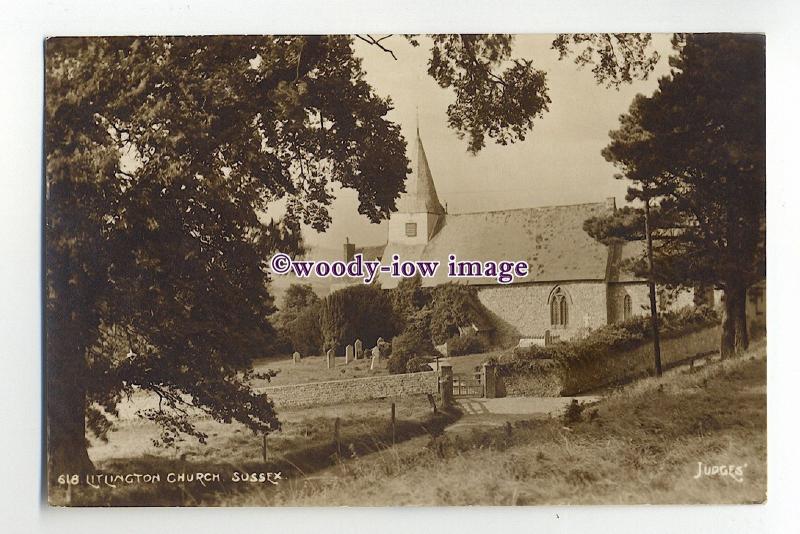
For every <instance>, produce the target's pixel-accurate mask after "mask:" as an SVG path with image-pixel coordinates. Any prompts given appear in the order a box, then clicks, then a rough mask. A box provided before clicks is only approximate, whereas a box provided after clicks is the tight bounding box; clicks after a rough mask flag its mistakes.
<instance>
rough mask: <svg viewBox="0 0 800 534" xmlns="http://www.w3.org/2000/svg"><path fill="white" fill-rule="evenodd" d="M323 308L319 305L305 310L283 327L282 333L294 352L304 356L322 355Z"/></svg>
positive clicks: (310, 306)
mask: <svg viewBox="0 0 800 534" xmlns="http://www.w3.org/2000/svg"><path fill="white" fill-rule="evenodd" d="M320 313H321V306H320V304H319V303H316V304H311V305H309V306H306V307H305V308H303V309H302V310H301V311H300V312H299V313H298V314H297V315H296V316H295V317H294V318H293V319H291V320H289V321H288V322H286V323H284V324H283V325H282V328H281V330H280V333H281V335H282V336H284V337H285V338H286V339H287V340H288V341H289V344H290V345H291V348H292V350H293V351H297V352H299V353H300V354H302V355H303V356H309V355H313V354H322V353H323V352H324V351H323V350H322V345H323V339H322V330H321V328H320Z"/></svg>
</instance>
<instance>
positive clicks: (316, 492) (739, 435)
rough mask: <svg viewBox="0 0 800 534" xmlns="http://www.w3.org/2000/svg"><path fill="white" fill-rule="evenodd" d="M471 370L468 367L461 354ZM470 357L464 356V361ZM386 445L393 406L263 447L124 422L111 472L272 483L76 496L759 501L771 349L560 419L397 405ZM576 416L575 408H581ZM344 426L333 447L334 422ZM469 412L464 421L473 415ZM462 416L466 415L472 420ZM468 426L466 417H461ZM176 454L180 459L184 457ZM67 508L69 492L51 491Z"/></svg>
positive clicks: (227, 434)
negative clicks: (738, 474) (259, 478)
mask: <svg viewBox="0 0 800 534" xmlns="http://www.w3.org/2000/svg"><path fill="white" fill-rule="evenodd" d="M464 363H465V364H466V362H464ZM469 363H470V364H471V362H469ZM397 409H398V411H397V417H398V421H399V423H398V429H397V437H396V439H397V442H398V443H397V445H395V446H394V447H390V446H389V444H390V442H391V434H390V430H389V426H388V415H389V403H388V402H387V401H374V402H368V403H358V404H352V405H347V406H337V407H324V408H313V409H304V410H298V411H293V412H283V413H282V414H281V415H282V418H283V420H284V425H285V426H284V431H283V432H282V433H281V434H276V435H274V436H272V437H270V438H269V440H268V442H269V457H268V459H267V462H266V463H264V462H263V461H262V460H261V459H260V457H261V441H260V439H259V437H257V436H253V435H252V434H250V433H248V432H247V431H246V430H244V429H242V428H241V427H237V426H236V425H218V424H216V423H213V422H211V421H202V422H201V423H200V424H201V425H204V426H203V428H204V430H206V431H208V432H209V435H210V439H209V444H208V445H206V446H200V445H193V444H185V446H184V447H182V448H181V449H180V450H178V451H175V450H170V451H165V450H161V449H156V448H154V447H152V446H151V445H149V444H148V441H149V439H150V437H151V436H152V435H153V432H154V431H155V429H154V428H153V427H152V426H150V425H149V424H147V423H144V422H137V421H135V420H130V421H126V422H124V423H123V424H122V425H120V428H119V429H118V430H117V431H116V432H114V433H113V434H112V436H111V440H110V441H109V443H107V444H98V445H97V446H95V447H93V449H92V451H91V455H92V457H93V459H94V460H95V461H96V463H97V464H98V466H99V467H101V468H102V469H104V470H106V471H110V472H125V471H131V470H134V471H137V472H153V471H161V472H166V471H170V470H172V471H180V470H184V469H185V470H187V471H198V470H199V471H215V472H222V473H223V477H229V476H230V473H231V472H232V471H245V472H261V471H281V472H282V474H283V478H284V480H282V481H281V482H280V484H279V485H278V486H272V485H269V484H262V483H258V484H254V483H248V484H242V483H239V484H230V483H224V484H216V485H210V486H208V487H200V486H197V485H194V486H192V487H183V486H179V485H177V486H176V485H172V486H163V485H162V486H132V487H126V488H121V489H117V490H108V489H106V490H100V491H98V490H86V489H81V490H78V491H75V492H73V494H72V495H71V499H72V501H71V502H72V503H73V504H88V505H104V504H116V505H126V504H156V505H175V504H184V505H198V504H205V505H250V506H253V505H284V506H308V505H349V506H358V505H363V506H386V505H389V506H396V505H423V506H431V505H467V504H482V505H493V504H497V505H512V504H517V505H525V504H616V503H619V504H623V503H625V504H631V503H752V502H762V501H764V500H765V498H766V347H765V345H764V344H763V343H762V344H758V345H755V346H754V347H753V349H752V350H751V352H750V353H748V354H746V355H744V356H742V357H740V358H737V359H732V360H726V361H723V362H713V363H710V364H709V365H707V366H705V367H702V368H700V369H695V370H693V371H688V370H675V371H672V372H671V373H669V374H668V375H667V376H665V377H664V378H662V379H661V380H656V379H645V380H642V381H639V382H636V383H634V384H630V385H629V386H627V387H625V388H622V389H620V390H617V391H614V392H613V393H611V394H610V395H609V396H608V397H607V398H605V399H603V400H602V401H601V402H599V403H597V404H596V405H587V406H585V407H584V408H583V409H582V410H580V409H579V410H575V412H576V414H575V415H576V417H575V418H574V419H573V421H572V422H569V423H567V422H565V421H564V420H562V419H559V418H551V419H542V418H539V419H520V418H514V419H510V420H509V422H508V424H506V425H502V424H501V425H498V422H504V421H505V419H504V418H503V416H497V418H498V419H500V421H497V420H492V421H483V420H476V421H475V422H477V423H479V426H477V427H476V426H472V425H456V426H454V427H453V428H452V429H449V430H448V429H447V428H446V427H447V426H448V425H449V424H450V423H452V422H453V421H454V420H455V419H456V418H457V417H458V414H452V413H451V414H445V415H440V416H438V417H433V416H432V415H431V413H430V407H429V406H428V404H427V401H426V400H425V399H424V398H414V399H406V400H403V401H402V402H400V403H398V405H397ZM577 412H579V413H577ZM336 417H339V418H340V421H341V440H340V448H339V450H337V448H336V446H335V445H334V444H333V440H332V435H333V425H334V421H335V419H336ZM468 417H471V416H468ZM468 417H465V418H464V421H465V422H466V420H467V419H468ZM470 421H472V420H471V419H470ZM182 454H189V456H188V457H186V458H184V459H181V455H182ZM699 461H700V462H703V463H704V464H707V465H744V464H746V467H745V468H744V470H743V482H741V483H740V482H736V481H735V480H733V479H732V478H728V477H719V476H715V477H702V478H700V479H699V480H696V479H695V478H694V475H695V474H696V473H697V465H698V464H697V462H699ZM55 496H56V499H54V500H56V501H58V499H59V498H60V499H61V500H62V502H63V499H64V498H65V494H63V492H62V493H58V492H56V493H55Z"/></svg>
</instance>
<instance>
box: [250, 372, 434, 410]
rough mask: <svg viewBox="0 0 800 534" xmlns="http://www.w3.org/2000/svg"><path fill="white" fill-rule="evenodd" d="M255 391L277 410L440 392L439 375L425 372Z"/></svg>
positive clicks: (274, 387)
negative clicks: (262, 394)
mask: <svg viewBox="0 0 800 534" xmlns="http://www.w3.org/2000/svg"><path fill="white" fill-rule="evenodd" d="M256 391H258V392H259V393H266V394H267V396H268V397H269V398H270V399H272V401H273V402H274V403H275V406H277V407H280V408H302V407H308V406H323V405H330V404H342V403H347V402H356V401H364V400H370V399H383V398H387V397H403V396H406V395H424V394H427V393H430V394H434V395H435V394H437V393H438V391H439V373H438V372H436V371H426V372H422V373H406V374H400V375H384V376H368V377H363V378H351V379H348V380H333V381H328V382H308V383H305V384H288V385H285V386H267V387H263V388H258V389H257V390H256Z"/></svg>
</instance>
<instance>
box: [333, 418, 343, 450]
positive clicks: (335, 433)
mask: <svg viewBox="0 0 800 534" xmlns="http://www.w3.org/2000/svg"><path fill="white" fill-rule="evenodd" d="M340 424H341V421H340V419H339V418H338V417H337V418H336V422H335V423H334V424H333V441H334V442H335V443H336V453H337V454H338V455H339V456H341V455H342V447H341V444H340V442H339V425H340Z"/></svg>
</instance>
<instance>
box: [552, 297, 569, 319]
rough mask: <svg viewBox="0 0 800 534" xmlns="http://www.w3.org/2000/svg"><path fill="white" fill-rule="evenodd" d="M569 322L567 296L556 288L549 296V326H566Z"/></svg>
mask: <svg viewBox="0 0 800 534" xmlns="http://www.w3.org/2000/svg"><path fill="white" fill-rule="evenodd" d="M568 322H569V303H568V302H567V294H566V293H565V292H564V290H563V289H561V288H560V287H557V288H556V289H555V290H554V291H553V292H552V293H551V294H550V324H551V325H552V326H567V324H568Z"/></svg>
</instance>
